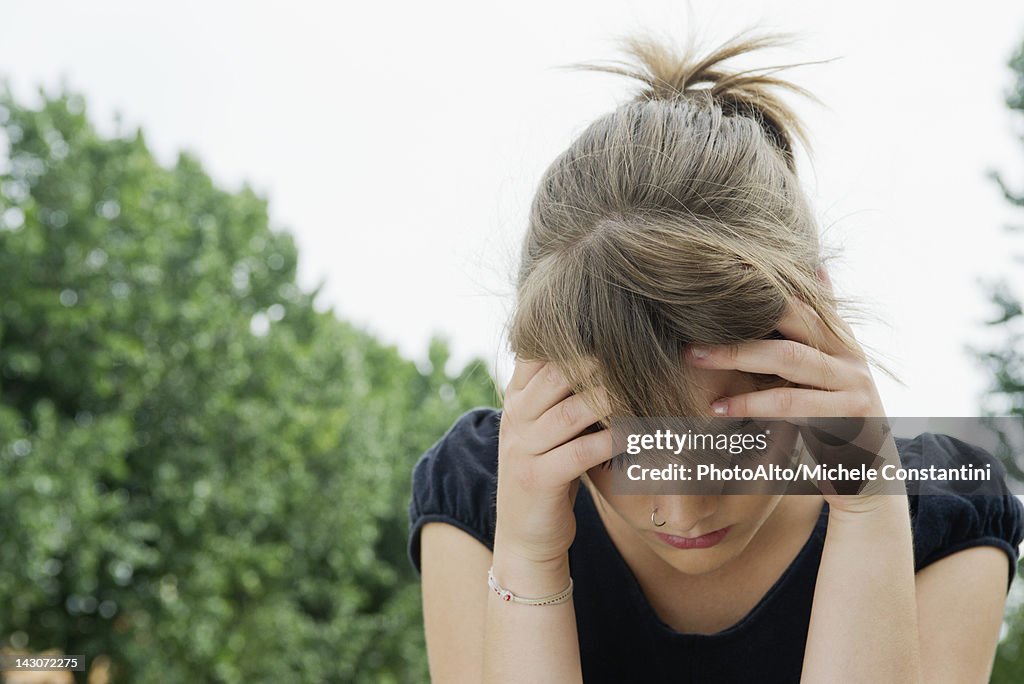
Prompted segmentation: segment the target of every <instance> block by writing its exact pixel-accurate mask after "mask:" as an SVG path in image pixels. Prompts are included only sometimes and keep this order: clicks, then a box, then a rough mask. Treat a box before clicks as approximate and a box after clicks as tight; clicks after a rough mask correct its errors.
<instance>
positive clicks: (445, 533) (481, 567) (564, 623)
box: [421, 523, 583, 684]
mask: <svg viewBox="0 0 1024 684" xmlns="http://www.w3.org/2000/svg"><path fill="white" fill-rule="evenodd" d="M422 535H423V536H422V542H421V558H422V567H423V624H424V630H425V634H426V641H427V656H428V660H429V663H430V681H431V682H433V683H434V684H480V682H485V683H490V682H559V683H561V682H569V683H572V682H582V681H583V677H582V674H581V668H580V654H579V640H578V638H577V634H576V613H575V610H574V608H573V601H572V599H570V600H568V601H566V602H565V603H559V604H555V605H550V606H527V605H523V604H520V603H516V602H514V601H502V600H501V599H500V598H499V597H498V595H497V594H496V593H495V592H494V591H493V590H492V589H491V588H490V587H489V586H487V569H488V568H489V567H491V565H492V562H493V567H494V576H495V578H497V579H498V581H499V583H501V584H502V586H505V587H506V588H508V589H509V590H510V591H513V592H514V593H516V594H522V595H524V596H528V597H529V596H547V595H550V594H554V593H556V592H558V591H561V590H562V589H563V588H565V586H566V585H567V584H568V583H569V563H568V556H566V558H565V563H564V565H563V564H560V563H552V564H550V565H547V566H544V565H537V564H534V563H530V562H526V561H522V560H519V559H517V558H515V557H514V556H511V555H509V554H503V553H502V552H501V550H500V549H498V550H497V551H496V553H495V554H493V555H492V554H491V552H490V550H489V549H488V548H487V547H486V546H484V545H483V544H481V543H480V542H479V541H477V540H476V539H474V538H473V537H471V536H470V535H469V534H467V533H466V532H464V531H462V530H460V529H459V528H457V527H455V526H453V525H448V524H445V523H427V524H426V525H424V527H423V532H422ZM506 578H507V579H506Z"/></svg>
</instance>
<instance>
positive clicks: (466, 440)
mask: <svg viewBox="0 0 1024 684" xmlns="http://www.w3.org/2000/svg"><path fill="white" fill-rule="evenodd" d="M500 421H501V412H500V411H499V410H498V409H494V408H488V407H478V408H474V409H471V410H469V411H467V412H466V413H464V414H463V415H462V416H460V417H459V418H458V419H457V420H456V421H455V423H454V424H453V425H452V426H451V427H450V428H449V429H448V431H447V432H446V433H445V434H444V436H442V437H441V438H440V439H439V440H438V441H437V442H435V443H434V445H433V446H431V447H430V448H429V449H427V450H426V451H425V452H424V453H423V455H422V456H420V457H419V459H418V460H417V461H416V464H415V465H414V466H413V469H412V498H411V500H410V501H409V541H408V555H409V560H410V561H411V562H412V565H413V568H415V570H416V573H417V574H420V571H421V570H420V533H421V531H422V529H423V526H424V525H425V524H427V523H428V522H446V523H449V524H451V525H454V526H456V527H458V528H459V529H461V530H464V531H465V532H467V533H469V534H470V535H472V536H473V537H474V538H476V539H478V540H479V541H480V542H481V543H482V544H484V545H485V546H487V548H489V549H493V548H494V523H495V518H496V495H497V489H498V487H497V482H498V428H499V425H500Z"/></svg>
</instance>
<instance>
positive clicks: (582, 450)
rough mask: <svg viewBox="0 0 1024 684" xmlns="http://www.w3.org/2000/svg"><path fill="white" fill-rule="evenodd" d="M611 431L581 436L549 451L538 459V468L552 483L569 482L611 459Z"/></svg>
mask: <svg viewBox="0 0 1024 684" xmlns="http://www.w3.org/2000/svg"><path fill="white" fill-rule="evenodd" d="M612 451H614V448H613V446H612V431H611V430H601V431H600V432H591V433H590V434H586V435H582V436H580V437H577V438H576V439H574V440H572V441H569V442H566V443H565V444H563V445H562V446H560V447H558V448H556V449H553V450H551V451H549V452H548V453H546V454H544V455H543V456H542V457H540V458H539V459H538V461H537V462H538V467H540V468H541V469H542V470H544V471H545V473H546V474H547V477H549V478H551V480H550V481H552V482H559V483H564V482H571V481H572V480H573V479H575V478H577V477H579V476H580V475H582V474H583V473H585V472H587V471H588V470H590V469H591V468H593V467H595V466H599V465H601V464H602V463H604V462H605V461H607V460H609V459H611V458H612V457H613V456H614V455H615V454H613V453H612Z"/></svg>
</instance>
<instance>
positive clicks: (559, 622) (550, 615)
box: [483, 543, 583, 684]
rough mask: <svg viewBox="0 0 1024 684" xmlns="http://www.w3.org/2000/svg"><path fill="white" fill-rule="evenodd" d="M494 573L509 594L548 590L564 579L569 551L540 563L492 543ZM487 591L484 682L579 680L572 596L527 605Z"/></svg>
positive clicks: (552, 590)
mask: <svg viewBox="0 0 1024 684" xmlns="http://www.w3.org/2000/svg"><path fill="white" fill-rule="evenodd" d="M494 576H495V578H496V579H497V580H498V583H499V584H501V586H503V587H505V588H506V589H508V590H509V591H511V592H513V593H515V594H520V595H523V596H527V597H534V596H549V595H551V594H555V593H557V592H559V591H561V590H562V589H564V588H565V587H566V585H568V584H569V557H568V555H566V556H565V558H564V559H561V560H560V561H558V562H553V563H550V564H544V565H542V564H538V563H535V562H532V561H529V560H526V559H523V558H519V557H517V556H515V555H514V554H511V553H505V552H503V551H502V549H501V548H500V547H499V546H498V545H497V543H496V544H495V551H494ZM488 594H489V597H488V599H487V619H486V626H485V629H484V677H483V681H484V682H485V683H488V684H490V683H492V682H493V683H495V684H497V683H499V682H552V683H553V684H554V683H557V684H561V683H562V682H565V683H567V684H572V683H573V682H582V681H583V674H582V669H581V665H580V647H579V638H578V636H577V633H576V610H575V607H574V606H575V604H574V602H573V599H571V598H570V599H569V600H568V601H566V602H565V603H558V604H555V605H549V606H529V605H523V604H521V603H516V602H514V601H502V600H501V598H499V597H498V595H497V594H496V593H495V592H494V591H490V590H488Z"/></svg>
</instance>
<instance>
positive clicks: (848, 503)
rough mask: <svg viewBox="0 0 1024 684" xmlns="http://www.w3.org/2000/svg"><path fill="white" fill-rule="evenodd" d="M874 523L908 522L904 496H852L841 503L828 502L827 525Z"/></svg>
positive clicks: (906, 502)
mask: <svg viewBox="0 0 1024 684" xmlns="http://www.w3.org/2000/svg"><path fill="white" fill-rule="evenodd" d="M876 521H880V522H882V523H887V522H892V521H895V522H898V523H902V522H904V521H905V522H907V523H908V524H909V521H910V508H909V502H908V501H907V497H906V496H905V495H899V494H876V495H873V496H852V497H849V498H848V499H845V500H843V501H841V502H833V501H832V500H830V501H829V524H830V525H831V524H833V523H834V524H836V525H839V526H842V525H847V524H850V525H860V526H863V525H865V524H873V523H875V522H876Z"/></svg>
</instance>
